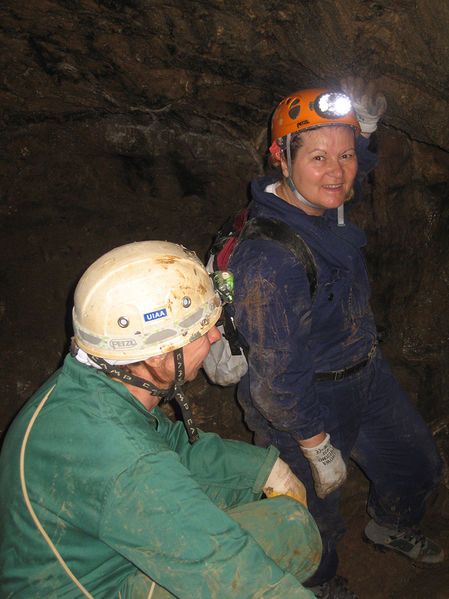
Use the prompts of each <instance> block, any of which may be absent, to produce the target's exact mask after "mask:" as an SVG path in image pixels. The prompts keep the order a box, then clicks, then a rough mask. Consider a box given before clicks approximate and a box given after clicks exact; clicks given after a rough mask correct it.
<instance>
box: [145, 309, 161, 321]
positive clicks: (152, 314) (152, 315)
mask: <svg viewBox="0 0 449 599" xmlns="http://www.w3.org/2000/svg"><path fill="white" fill-rule="evenodd" d="M164 316H167V310H166V308H162V309H161V310H155V311H154V312H148V313H147V314H144V315H143V318H144V320H145V322H149V321H150V320H157V319H158V318H163V317H164Z"/></svg>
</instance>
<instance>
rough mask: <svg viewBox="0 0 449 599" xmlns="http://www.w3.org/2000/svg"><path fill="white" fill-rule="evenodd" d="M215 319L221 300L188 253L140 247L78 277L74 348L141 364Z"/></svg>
mask: <svg viewBox="0 0 449 599" xmlns="http://www.w3.org/2000/svg"><path fill="white" fill-rule="evenodd" d="M220 313H221V302H220V298H219V296H218V294H217V293H216V292H215V290H214V286H213V283H212V281H211V279H210V277H209V275H208V274H207V272H206V269H205V268H204V266H203V264H202V263H201V261H200V260H199V259H198V258H197V256H196V255H195V253H194V252H191V251H189V250H187V249H186V248H185V247H183V246H182V245H177V244H174V243H169V242H166V241H140V242H135V243H130V244H128V245H123V246H121V247H118V248H115V249H113V250H111V251H110V252H108V253H107V254H105V255H104V256H101V258H99V259H98V260H96V262H94V263H93V264H92V265H91V266H90V267H89V268H88V269H87V270H86V272H85V273H84V274H83V276H82V277H81V279H80V281H79V283H78V285H77V287H76V290H75V302H74V308H73V328H74V332H75V342H76V344H77V345H78V347H80V348H81V349H82V350H83V351H85V352H86V353H87V354H91V355H93V356H97V357H101V358H104V359H106V360H108V359H112V360H121V361H123V360H127V359H129V360H130V362H131V361H135V360H138V359H142V360H144V359H147V358H150V357H151V356H155V355H158V354H163V353H167V352H170V351H172V350H175V349H178V348H181V347H183V346H185V345H187V344H188V343H190V342H191V341H194V340H195V339H197V338H198V337H201V336H202V335H204V334H205V333H207V332H208V331H209V330H210V329H211V328H212V327H213V326H214V325H215V323H216V322H217V320H218V318H219V317H220Z"/></svg>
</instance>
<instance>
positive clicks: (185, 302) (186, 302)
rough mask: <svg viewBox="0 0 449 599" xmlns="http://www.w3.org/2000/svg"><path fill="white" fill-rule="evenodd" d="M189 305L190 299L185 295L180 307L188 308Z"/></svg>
mask: <svg viewBox="0 0 449 599" xmlns="http://www.w3.org/2000/svg"><path fill="white" fill-rule="evenodd" d="M191 304H192V300H191V299H190V297H189V296H187V295H185V296H184V297H183V298H182V307H183V308H188V307H189V306H190V305H191Z"/></svg>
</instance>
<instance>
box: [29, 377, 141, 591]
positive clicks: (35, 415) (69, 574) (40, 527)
mask: <svg viewBox="0 0 449 599" xmlns="http://www.w3.org/2000/svg"><path fill="white" fill-rule="evenodd" d="M55 386H56V385H53V387H52V388H51V389H50V391H49V392H48V393H47V394H46V395H45V397H44V399H43V400H42V401H41V403H40V404H39V405H38V406H37V408H36V411H35V412H34V414H33V416H32V418H31V420H30V422H29V424H28V427H27V429H26V431H25V436H24V437H23V441H22V447H21V449H20V483H21V485H22V493H23V497H24V499H25V504H26V506H27V508H28V511H29V512H30V515H31V517H32V518H33V520H34V523H35V524H36V526H37V529H38V530H39V532H40V533H41V535H42V536H43V537H44V539H45V541H46V542H47V545H48V546H49V547H50V549H51V550H52V552H53V553H54V555H55V557H56V559H57V560H58V562H59V563H60V564H61V566H62V567H63V569H64V571H65V573H66V574H67V576H68V577H69V578H70V579H71V580H72V581H73V582H74V583H75V584H76V586H77V587H78V588H79V590H80V591H81V592H82V593H83V595H84V596H85V597H88V598H89V599H94V598H93V597H92V595H91V594H90V593H89V592H88V591H87V589H85V588H84V587H83V585H82V584H81V583H80V581H79V580H78V579H77V578H76V577H75V575H74V574H73V573H72V571H71V570H70V569H69V567H68V566H67V564H66V563H65V561H64V560H63V559H62V557H61V555H60V554H59V552H58V550H57V549H56V547H55V546H54V545H53V542H52V540H51V539H50V537H49V536H48V534H47V533H46V532H45V530H44V527H43V526H42V524H41V523H40V522H39V519H38V517H37V516H36V513H35V512H34V510H33V507H32V505H31V502H30V499H29V497H28V492H27V488H26V483H25V448H26V444H27V441H28V437H29V435H30V432H31V429H32V427H33V424H34V422H35V420H36V418H37V417H38V415H39V412H40V411H41V410H42V408H43V407H44V404H45V402H46V401H47V399H48V398H49V396H50V393H51V392H52V391H53V389H54V388H55ZM151 594H152V592H151ZM150 596H151V595H150Z"/></svg>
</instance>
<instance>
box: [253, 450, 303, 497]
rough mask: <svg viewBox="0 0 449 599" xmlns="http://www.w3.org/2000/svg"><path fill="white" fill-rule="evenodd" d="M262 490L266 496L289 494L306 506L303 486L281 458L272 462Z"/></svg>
mask: <svg viewBox="0 0 449 599" xmlns="http://www.w3.org/2000/svg"><path fill="white" fill-rule="evenodd" d="M263 492H264V493H265V495H266V496H267V497H277V496H278V495H289V496H290V497H293V498H294V499H296V500H297V501H299V502H301V503H302V504H303V505H304V506H305V507H307V501H306V488H305V486H304V485H303V484H302V482H301V481H300V480H299V478H298V477H297V476H295V475H294V474H293V472H292V471H291V469H290V466H289V465H288V464H286V463H285V462H284V461H282V460H281V458H278V459H277V460H276V462H275V463H274V466H273V468H272V469H271V472H270V476H269V477H268V478H267V482H266V483H265V486H264V488H263Z"/></svg>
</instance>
